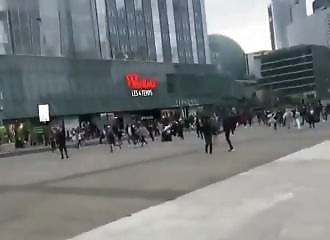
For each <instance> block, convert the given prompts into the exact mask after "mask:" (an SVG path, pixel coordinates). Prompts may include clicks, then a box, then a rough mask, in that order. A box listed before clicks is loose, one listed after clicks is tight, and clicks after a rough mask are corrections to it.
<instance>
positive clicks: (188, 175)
mask: <svg viewBox="0 0 330 240" xmlns="http://www.w3.org/2000/svg"><path fill="white" fill-rule="evenodd" d="M328 139H330V126H328V125H327V124H324V123H321V124H320V125H319V126H317V129H315V130H314V129H302V130H300V131H298V130H295V129H291V130H286V129H280V130H279V131H277V132H274V131H273V130H272V129H269V128H265V127H255V128H252V129H250V128H248V129H244V128H241V129H239V130H238V132H237V134H236V136H235V137H234V138H233V142H234V144H235V147H236V149H237V151H236V152H234V153H227V152H226V149H227V146H226V144H225V142H224V140H223V136H220V137H219V139H218V142H217V144H216V146H215V151H214V155H212V156H210V155H205V153H204V152H203V142H202V141H201V140H199V139H197V138H196V137H195V136H193V135H192V134H188V136H187V138H186V140H185V141H181V140H175V141H174V142H172V143H159V142H158V143H152V144H150V145H149V146H147V147H146V148H144V149H132V148H125V149H123V150H121V151H119V150H117V151H116V152H115V153H113V154H110V153H109V149H108V148H107V146H105V145H104V146H91V147H86V148H83V149H81V150H72V151H70V160H69V161H61V160H59V155H58V154H54V153H48V152H47V153H40V154H31V155H24V156H17V157H10V158H4V159H1V160H0V213H1V214H0V239H4V240H22V239H24V240H45V239H48V240H67V239H71V238H74V239H75V240H105V239H112V240H119V239H120V240H122V239H125V240H127V239H128V240H130V239H137V240H140V239H146V240H148V239H157V240H158V239H160V240H162V239H169V238H172V239H196V240H197V239H198V240H199V239H200V240H204V239H205V240H209V239H226V240H236V239H242V236H244V237H245V238H244V239H248V240H250V239H251V240H252V239H263V240H265V239H266V240H274V239H283V240H284V239H285V240H289V239H290V240H293V239H294V240H296V239H297V240H298V239H313V240H318V239H322V238H317V237H318V236H320V237H322V236H324V235H322V233H323V234H325V230H324V224H330V221H329V217H327V216H325V215H326V211H327V209H326V208H327V206H329V205H327V204H328V202H329V200H330V199H329V196H330V190H328V188H327V187H326V184H325V183H328V182H329V177H328V174H327V173H328V172H330V164H329V163H330V162H329V161H327V160H330V157H328V156H327V151H328V150H327V149H330V143H329V142H325V141H327V140H328ZM320 143H322V144H320ZM317 144H319V145H317ZM314 145H317V146H315V147H313V146H314ZM311 147H312V148H311ZM304 149H305V150H304ZM297 151H300V152H298V153H296V154H293V155H292V153H295V152H297ZM288 155H289V156H288ZM285 156H287V157H285ZM283 157H284V158H283ZM280 158H282V159H280ZM277 159H280V160H277ZM274 160H277V161H275V162H274ZM257 167H258V168H257ZM314 196H315V197H314ZM293 200H294V201H293ZM150 207H152V208H150ZM302 209H305V210H306V213H308V216H310V217H309V218H307V217H303V216H302V212H301V210H302ZM141 210H144V211H142V212H140V211H141ZM299 211H300V215H299V214H297V212H299ZM290 216H292V218H291V220H292V219H293V220H292V221H290V218H289V217H290ZM284 219H287V220H286V221H284ZM109 223H110V224H109ZM309 223H313V224H309ZM316 223H320V224H316ZM322 224H323V225H322ZM309 225H311V226H312V227H311V228H310V229H307V228H305V229H306V231H308V233H310V234H312V235H313V234H314V235H313V236H317V237H316V238H311V237H308V236H310V235H305V236H307V237H305V238H303V237H302V236H303V235H297V234H296V235H294V234H295V233H300V232H299V231H301V229H299V231H298V230H297V228H298V227H299V226H303V227H304V226H309ZM102 226H103V227H102ZM99 227H100V228H99ZM328 227H329V226H328ZM93 229H95V230H93ZM91 230H92V232H89V231H91ZM86 232H89V233H87V234H84V233H86ZM81 234H83V235H81ZM317 234H319V235H317ZM327 236H329V234H328V235H327ZM323 239H324V238H323Z"/></svg>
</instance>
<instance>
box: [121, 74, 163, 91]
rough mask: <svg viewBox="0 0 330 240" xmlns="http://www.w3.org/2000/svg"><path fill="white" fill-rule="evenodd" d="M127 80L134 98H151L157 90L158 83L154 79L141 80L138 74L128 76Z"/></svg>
mask: <svg viewBox="0 0 330 240" xmlns="http://www.w3.org/2000/svg"><path fill="white" fill-rule="evenodd" d="M125 80H126V84H127V87H128V88H129V89H130V90H131V92H132V96H133V97H138V96H143V97H150V96H152V95H153V90H155V89H156V88H157V81H155V80H153V79H143V78H139V76H138V75H137V74H136V73H130V74H127V75H126V76H125Z"/></svg>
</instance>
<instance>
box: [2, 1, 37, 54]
mask: <svg viewBox="0 0 330 240" xmlns="http://www.w3.org/2000/svg"><path fill="white" fill-rule="evenodd" d="M8 3H9V9H10V26H11V32H12V41H13V51H14V53H16V54H27V55H39V54H40V30H39V28H40V26H39V24H40V23H39V19H40V16H39V6H38V0H10V1H9V2H8Z"/></svg>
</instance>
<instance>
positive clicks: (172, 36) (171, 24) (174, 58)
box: [166, 0, 179, 63]
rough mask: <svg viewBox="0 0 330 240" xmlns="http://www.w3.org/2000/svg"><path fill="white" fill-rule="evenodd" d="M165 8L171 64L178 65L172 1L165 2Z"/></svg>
mask: <svg viewBox="0 0 330 240" xmlns="http://www.w3.org/2000/svg"><path fill="white" fill-rule="evenodd" d="M166 6H167V15H168V26H169V34H170V42H171V51H172V62H174V63H178V62H179V56H178V44H177V37H176V31H175V19H174V9H173V0H166Z"/></svg>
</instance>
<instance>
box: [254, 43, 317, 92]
mask: <svg viewBox="0 0 330 240" xmlns="http://www.w3.org/2000/svg"><path fill="white" fill-rule="evenodd" d="M261 62H262V65H261V74H262V79H261V80H260V81H259V85H260V86H262V87H266V88H268V89H272V90H274V91H281V92H283V93H285V94H292V93H295V92H297V93H299V92H304V91H306V89H309V90H313V89H314V88H315V85H316V82H315V76H314V63H313V56H312V48H310V47H297V48H292V49H288V50H283V51H275V52H273V53H272V54H267V55H265V56H263V57H262V59H261Z"/></svg>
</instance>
